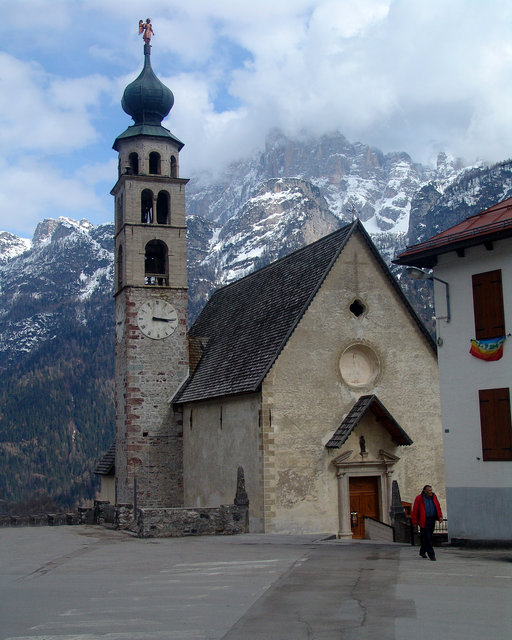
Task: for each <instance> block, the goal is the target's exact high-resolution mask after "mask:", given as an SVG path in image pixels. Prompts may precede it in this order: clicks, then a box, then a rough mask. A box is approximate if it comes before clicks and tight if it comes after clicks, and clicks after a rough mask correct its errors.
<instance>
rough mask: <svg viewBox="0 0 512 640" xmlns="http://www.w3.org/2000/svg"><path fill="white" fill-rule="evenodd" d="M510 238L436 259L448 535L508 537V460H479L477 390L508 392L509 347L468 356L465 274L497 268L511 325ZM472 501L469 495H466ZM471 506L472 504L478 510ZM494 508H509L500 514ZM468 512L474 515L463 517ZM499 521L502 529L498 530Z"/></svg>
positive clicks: (470, 333)
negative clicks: (492, 358) (493, 358)
mask: <svg viewBox="0 0 512 640" xmlns="http://www.w3.org/2000/svg"><path fill="white" fill-rule="evenodd" d="M510 248H511V241H510V240H504V241H501V242H495V243H494V249H493V250H492V251H488V250H487V249H485V247H483V246H481V247H474V248H471V249H467V250H466V251H465V256H464V257H463V258H459V257H458V256H457V255H456V254H455V253H454V252H453V253H449V254H446V255H442V256H439V262H438V266H437V267H436V269H435V275H436V277H438V278H442V279H443V280H446V281H447V282H448V283H449V287H450V298H451V316H452V317H451V321H450V322H449V323H446V322H445V321H443V320H441V321H439V322H438V335H439V337H440V338H442V340H443V344H442V346H440V347H439V368H440V387H441V405H442V415H443V428H444V440H445V458H446V486H447V491H448V497H449V500H448V508H449V509H450V519H449V528H450V536H451V537H456V538H485V539H499V538H503V537H505V538H508V539H510V538H511V537H512V536H511V533H510V530H511V527H512V517H511V516H510V515H509V514H510V513H511V511H510V509H509V508H508V507H510V504H512V488H511V487H512V462H507V461H492V462H491V461H483V459H482V439H481V427H480V412H479V411H480V410H479V401H478V390H479V389H497V388H503V387H508V388H511V389H512V345H511V344H509V342H510V338H509V339H508V340H507V341H506V342H505V347H504V355H503V358H502V359H501V360H499V361H497V362H485V361H483V360H478V359H477V358H474V357H473V356H471V355H470V354H469V349H470V346H471V345H470V339H471V338H474V337H475V323H474V313H473V291H472V279H471V276H472V275H473V274H476V273H483V272H486V271H492V270H494V269H501V270H502V286H503V300H504V307H505V328H506V331H507V332H510V330H511V328H512V277H510V274H511V273H512V254H511V252H510ZM435 299H436V310H438V311H437V313H438V314H439V315H445V313H444V309H445V301H446V294H445V287H444V285H442V284H440V283H436V288H435ZM470 496H471V498H470ZM477 503H478V507H477ZM497 505H502V506H504V505H508V506H507V508H506V509H503V510H502V509H501V506H500V507H499V508H498V507H497ZM471 511H473V515H472V514H471V513H470V512H471ZM504 523H506V524H505V529H506V531H505V530H504V526H503V525H504Z"/></svg>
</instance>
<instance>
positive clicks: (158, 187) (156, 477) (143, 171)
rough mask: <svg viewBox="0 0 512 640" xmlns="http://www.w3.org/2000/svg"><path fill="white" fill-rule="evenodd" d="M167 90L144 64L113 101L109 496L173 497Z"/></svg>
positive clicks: (175, 373)
mask: <svg viewBox="0 0 512 640" xmlns="http://www.w3.org/2000/svg"><path fill="white" fill-rule="evenodd" d="M173 103H174V96H173V94H172V92H171V90H170V89H168V88H167V87H166V86H165V85H164V84H162V82H160V80H159V79H158V78H157V77H156V75H155V74H154V72H153V69H152V68H151V45H150V44H149V42H146V43H145V45H144V68H143V70H142V72H141V73H140V75H139V76H138V78H137V79H136V80H134V81H133V82H132V83H131V84H129V85H128V86H127V87H126V89H125V91H124V94H123V99H122V102H121V106H122V107H123V109H124V111H125V112H126V113H127V114H128V115H130V116H131V117H132V118H133V121H134V124H133V125H131V126H129V127H128V128H127V129H126V131H124V132H123V133H122V134H121V135H119V136H118V137H117V139H116V140H115V142H114V145H113V148H114V149H115V150H116V151H117V152H118V153H119V165H118V180H117V182H116V184H115V186H114V188H113V189H112V192H111V193H112V195H113V196H114V197H115V283H114V295H115V328H116V350H115V405H116V425H115V431H116V462H115V468H116V501H117V503H132V502H134V503H136V505H137V506H138V507H150V506H151V507H172V506H180V505H182V504H183V468H182V467H183V455H182V442H183V439H182V419H181V415H180V414H179V413H175V412H174V411H173V409H172V407H171V405H170V399H171V398H172V396H173V395H174V393H175V392H176V390H177V389H178V387H179V386H180V385H181V384H182V382H183V381H184V380H185V378H186V376H187V373H188V343H187V254H186V252H187V246H186V220H185V185H186V184H187V182H188V180H186V179H182V178H180V177H179V152H180V150H181V149H182V147H183V143H182V142H180V141H179V140H178V139H177V138H175V137H174V136H173V135H172V133H171V132H170V131H169V130H168V129H166V128H165V127H163V126H162V120H163V119H164V118H165V117H166V116H167V114H168V113H169V111H170V110H171V108H172V106H173Z"/></svg>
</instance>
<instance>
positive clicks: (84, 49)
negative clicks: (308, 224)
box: [0, 0, 512, 218]
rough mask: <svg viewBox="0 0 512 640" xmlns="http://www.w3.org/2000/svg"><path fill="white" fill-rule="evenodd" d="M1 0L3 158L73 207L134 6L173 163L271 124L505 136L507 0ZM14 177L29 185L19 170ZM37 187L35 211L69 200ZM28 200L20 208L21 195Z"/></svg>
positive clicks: (258, 141)
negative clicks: (162, 99) (162, 90)
mask: <svg viewBox="0 0 512 640" xmlns="http://www.w3.org/2000/svg"><path fill="white" fill-rule="evenodd" d="M2 8H3V17H4V21H5V20H6V24H9V25H10V24H15V25H16V27H15V29H16V36H18V35H21V36H22V37H13V38H9V39H6V40H5V42H4V43H3V48H4V51H3V52H0V68H1V69H2V74H1V76H0V78H1V80H0V82H1V84H2V87H1V91H0V144H1V146H2V150H3V158H4V162H6V166H7V167H8V168H9V169H10V171H11V172H14V171H18V172H19V175H22V173H23V171H27V166H29V165H30V164H31V163H33V164H35V163H37V162H38V163H40V167H41V171H42V172H43V174H44V175H45V176H46V177H47V178H48V177H49V176H51V177H52V178H53V179H55V180H56V181H57V182H56V185H61V184H62V185H63V193H68V194H69V195H70V199H73V198H72V197H71V194H70V193H69V191H67V188H68V187H69V186H70V185H74V187H75V193H74V204H73V205H72V206H73V207H75V208H76V210H77V211H78V210H80V211H82V210H84V209H87V208H88V207H89V206H92V205H91V203H92V202H94V197H95V196H94V194H95V189H97V190H98V191H97V193H100V191H99V189H100V187H99V186H98V184H99V183H97V184H96V186H94V185H93V184H92V183H93V182H94V181H95V180H96V179H98V178H99V175H98V174H99V172H100V171H101V168H102V167H103V166H105V167H107V168H106V169H105V171H109V172H110V168H108V167H110V164H109V163H110V162H111V160H112V157H113V152H112V151H111V148H110V146H111V144H112V142H113V140H114V139H115V137H116V136H117V135H119V133H121V131H123V129H125V128H126V126H128V125H129V124H130V121H129V119H128V118H127V116H125V114H124V113H123V112H122V110H121V108H120V105H119V101H120V98H121V95H122V91H123V89H124V87H125V86H126V85H127V84H128V83H129V82H131V81H132V80H133V79H134V78H135V77H136V76H137V75H138V73H139V72H140V70H141V66H142V40H141V38H140V36H139V34H138V33H137V23H138V20H139V18H142V19H145V18H146V17H148V16H149V17H151V18H152V21H153V24H154V30H155V37H154V39H153V51H152V64H153V68H154V70H155V72H156V73H157V74H158V76H159V77H160V78H161V79H162V81H164V82H165V83H166V84H167V85H168V86H169V87H170V88H171V89H172V91H173V93H174V95H175V98H176V101H175V106H174V108H173V110H172V111H171V114H170V117H169V118H168V119H167V121H166V122H165V123H164V124H165V126H167V127H169V128H170V129H171V130H172V132H173V133H174V134H175V135H176V136H177V137H178V138H180V139H181V140H183V142H184V143H185V145H186V146H185V148H184V150H183V152H182V154H181V156H182V158H181V169H182V174H183V175H187V176H189V177H193V176H194V175H198V174H202V173H205V172H213V173H215V172H219V171H220V170H222V169H223V167H224V166H225V165H226V163H228V162H229V161H230V160H235V159H237V158H240V157H243V156H246V155H247V154H248V153H250V152H252V151H253V150H256V149H260V148H262V147H263V145H264V141H265V137H266V135H267V132H268V131H269V130H270V129H272V128H276V127H278V128H281V129H282V130H283V131H284V132H285V133H286V134H288V135H290V136H297V135H303V134H307V133H311V134H316V135H320V134H323V133H327V132H330V131H333V130H339V131H340V132H341V133H343V134H344V135H346V136H347V137H348V138H349V139H350V140H352V141H361V142H364V143H367V144H370V145H373V146H377V147H380V148H382V149H383V150H384V151H393V150H399V151H407V152H408V153H410V154H411V156H412V157H413V159H414V160H417V161H421V162H430V161H433V160H434V159H435V156H436V154H437V152H438V151H440V150H445V151H447V152H449V153H453V154H455V155H461V156H463V157H464V158H465V159H466V160H467V161H468V162H470V161H472V160H474V159H475V158H481V159H484V160H501V159H504V158H506V157H508V156H509V155H510V151H509V150H510V149H511V148H512V124H511V122H510V116H509V114H510V112H511V107H512V90H511V89H510V82H509V80H510V77H512V45H511V44H510V25H511V24H512V4H511V3H510V1H509V0H487V2H486V3H482V2H478V1H477V0H450V2H446V0H414V2H411V0H358V2H354V1H353V0H279V2H276V1H275V0H260V1H259V2H258V3H251V4H249V3H248V2H242V1H239V0H217V2H213V3H212V2H211V1H210V0H208V1H207V0H194V2H190V3H188V4H184V3H182V2H178V1H177V0H148V2H145V3H144V6H143V7H142V6H141V4H140V2H136V1H135V0H109V1H108V2H105V1H104V0H54V1H52V2H51V3H48V2H47V0H17V1H16V2H14V0H7V1H5V2H4V3H3V4H2ZM141 11H144V14H142V13H141ZM25 154H28V157H27V158H25V157H24V156H25ZM49 158H51V162H52V163H53V164H52V165H50V164H49V160H48V159H49ZM7 160H8V161H7ZM25 175H26V177H27V178H29V177H30V176H32V177H33V178H34V180H35V181H36V182H35V184H37V185H38V188H39V182H38V181H37V176H36V175H35V172H34V173H32V172H28V173H26V174H25ZM109 175H111V174H110V173H109ZM11 178H12V179H14V174H12V175H11ZM87 180H89V181H90V182H87ZM105 182H106V179H105V181H104V183H105ZM101 188H103V189H104V188H105V184H103V185H102V187H101ZM41 189H42V194H43V196H44V197H43V204H41V207H40V210H41V212H42V211H46V210H47V209H48V208H51V207H48V206H47V205H46V204H44V203H47V202H48V203H50V202H51V203H53V204H52V206H53V207H54V209H55V212H54V214H55V215H61V214H62V215H68V214H70V213H71V212H70V211H69V205H68V203H67V202H66V199H65V198H61V197H60V196H57V195H56V194H53V195H52V196H51V197H50V194H49V193H47V191H46V190H45V185H43V184H41ZM98 197H99V196H98ZM82 198H83V202H82V201H81V199H82ZM2 202H3V201H2ZM97 204H98V202H97ZM28 205H29V209H30V211H35V209H36V208H37V199H36V198H33V201H32V202H30V201H29V202H28ZM98 206H99V209H98V211H99V212H100V213H98V214H97V215H101V212H102V211H103V210H104V209H105V205H104V203H103V200H101V202H100V203H99V204H98ZM59 207H63V211H62V212H61V211H59V210H58V208H59ZM1 214H2V210H1V209H0V215H1ZM30 215H36V214H35V213H34V214H32V213H31V214H30ZM95 215H96V212H94V211H93V212H92V213H91V216H89V217H92V218H94V216H95Z"/></svg>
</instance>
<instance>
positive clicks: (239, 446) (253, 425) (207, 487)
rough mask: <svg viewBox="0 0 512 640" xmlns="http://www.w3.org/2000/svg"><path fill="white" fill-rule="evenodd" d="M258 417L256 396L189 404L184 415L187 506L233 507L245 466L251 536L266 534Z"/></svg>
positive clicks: (258, 409) (257, 397)
mask: <svg viewBox="0 0 512 640" xmlns="http://www.w3.org/2000/svg"><path fill="white" fill-rule="evenodd" d="M259 412H260V403H259V394H254V395H243V396H239V397H234V398H230V399H219V400H212V401H209V402H208V401H207V402H199V403H195V404H194V405H187V406H186V407H185V408H184V415H183V417H184V420H183V448H184V488H185V502H184V504H185V506H186V507H216V506H218V505H221V504H232V503H233V500H234V497H235V494H236V483H237V469H238V467H239V466H242V467H243V470H244V475H245V485H246V490H247V495H248V496H249V526H250V530H251V532H261V531H262V530H263V522H262V473H261V438H260V428H259V415H260V413H259Z"/></svg>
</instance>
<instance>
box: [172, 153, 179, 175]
mask: <svg viewBox="0 0 512 640" xmlns="http://www.w3.org/2000/svg"><path fill="white" fill-rule="evenodd" d="M177 177H178V163H177V162H176V158H175V157H174V156H171V178H177Z"/></svg>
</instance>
